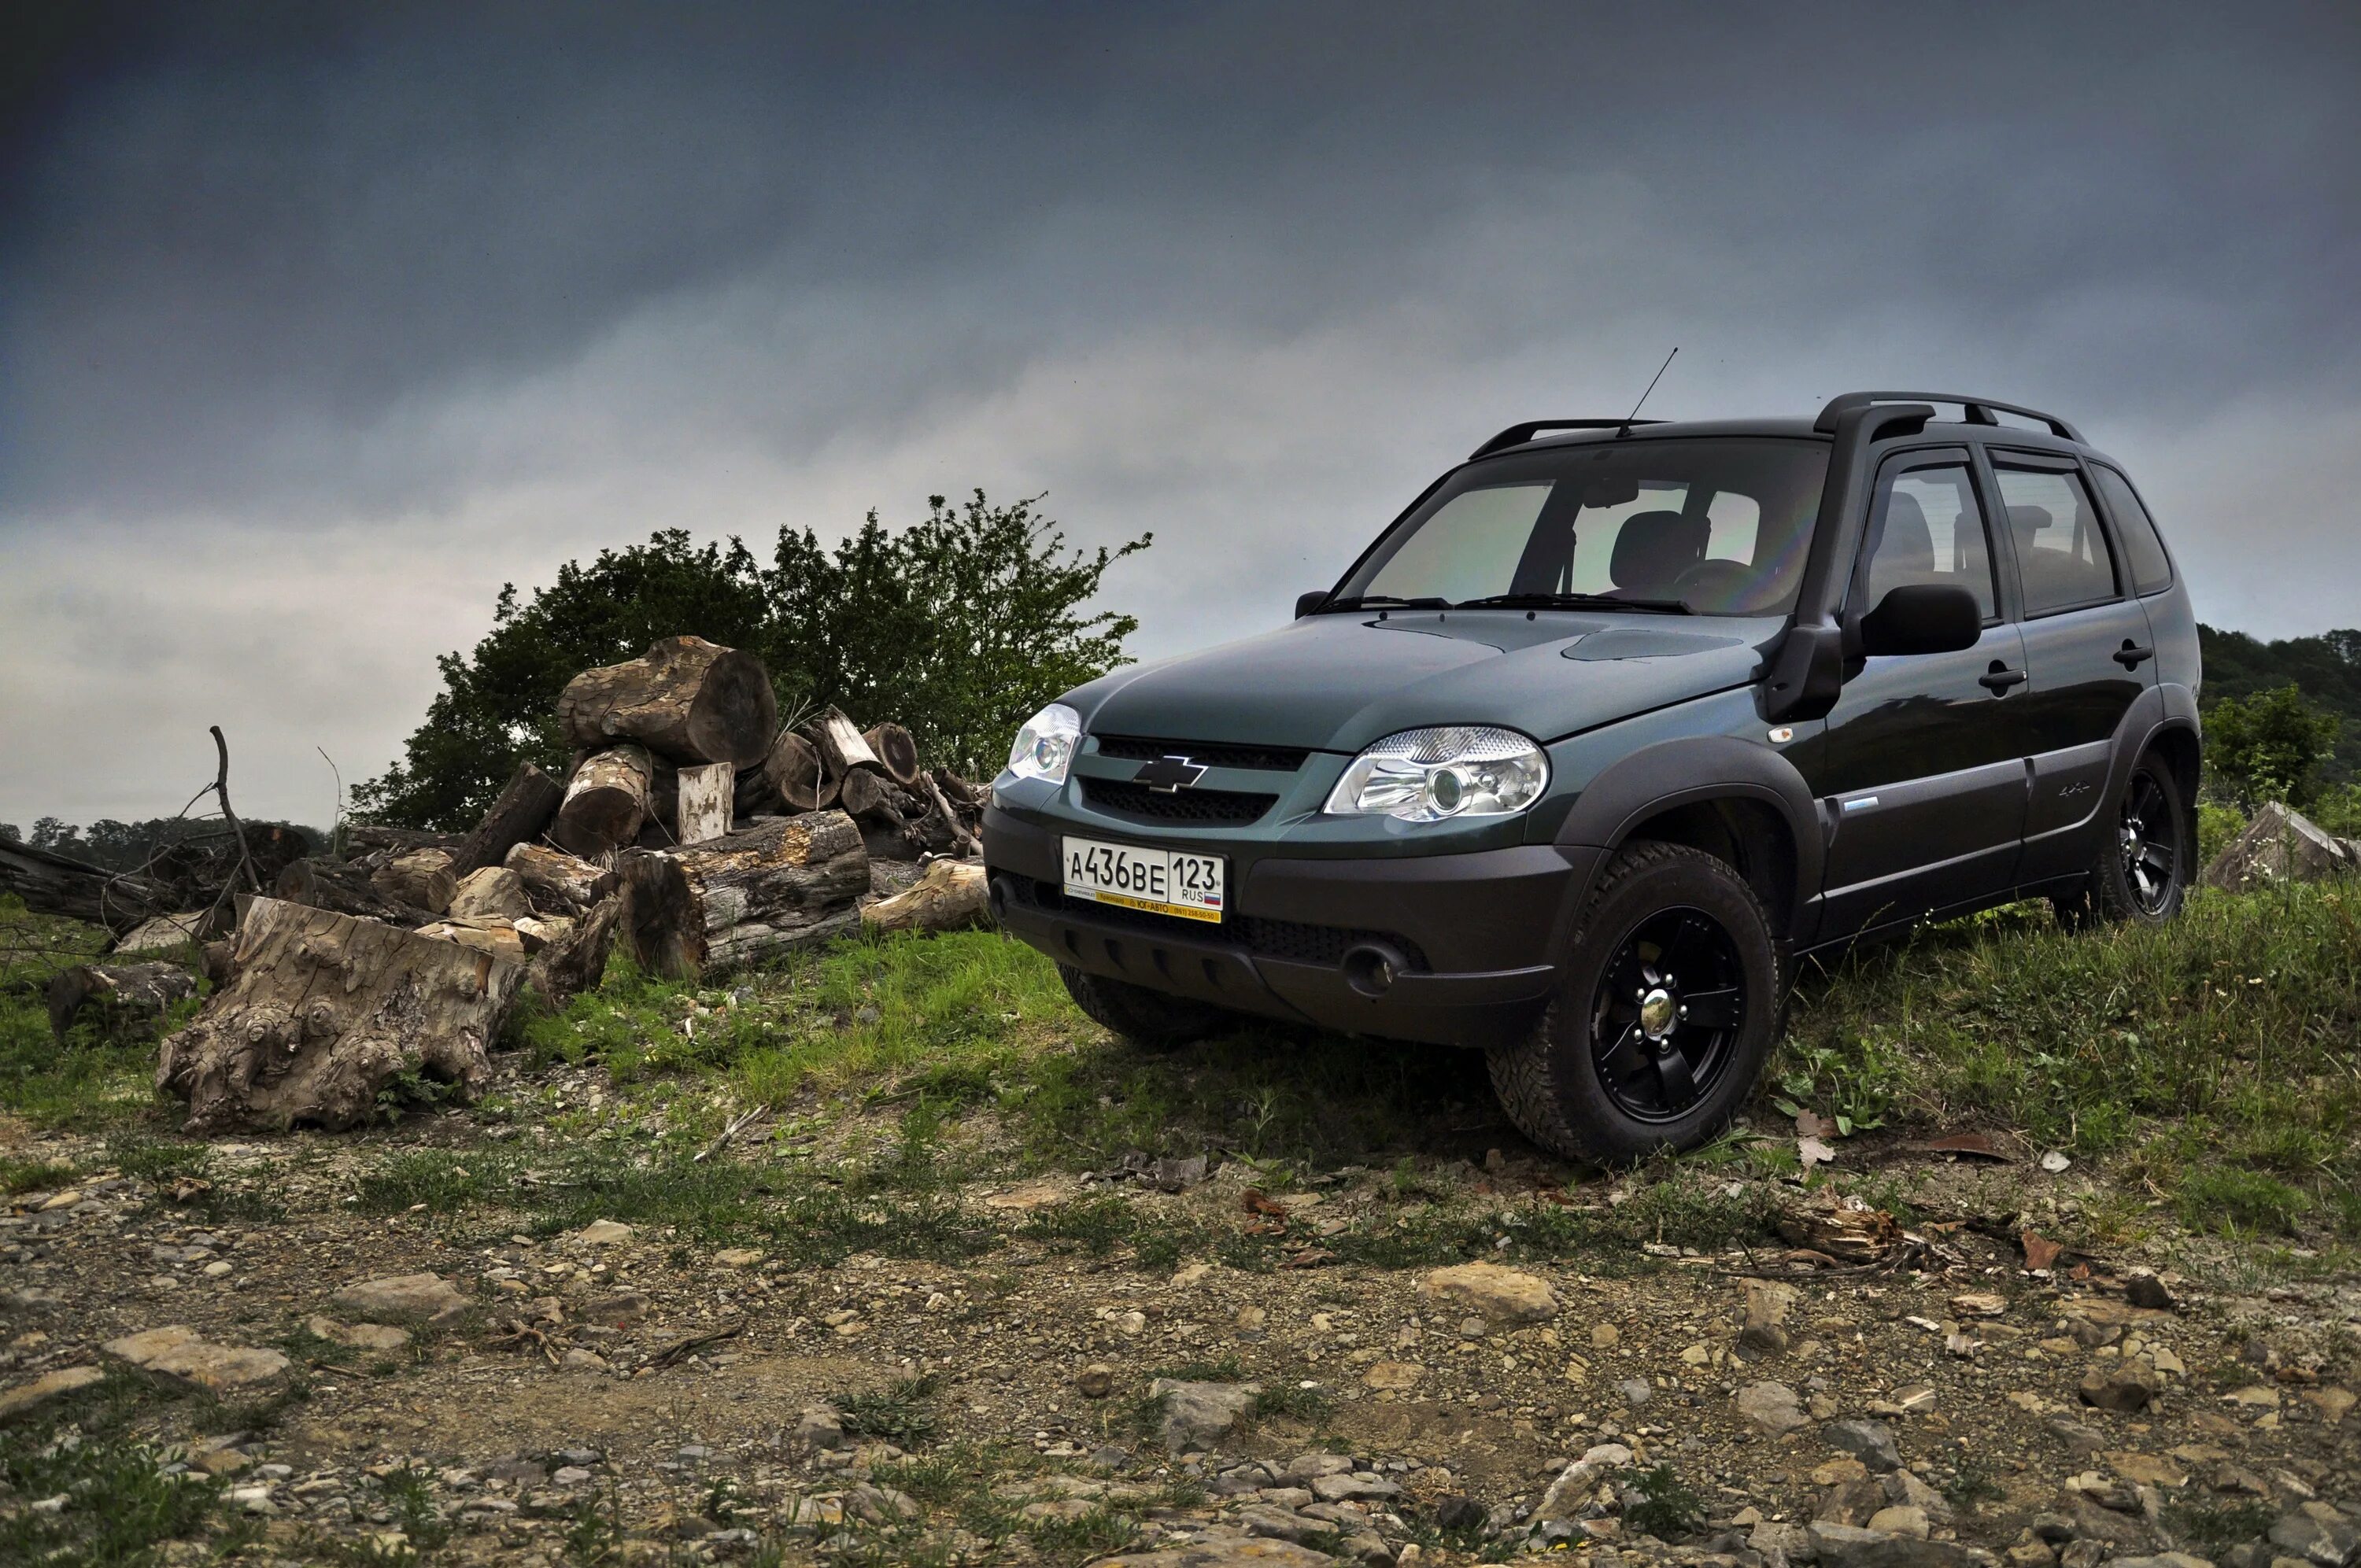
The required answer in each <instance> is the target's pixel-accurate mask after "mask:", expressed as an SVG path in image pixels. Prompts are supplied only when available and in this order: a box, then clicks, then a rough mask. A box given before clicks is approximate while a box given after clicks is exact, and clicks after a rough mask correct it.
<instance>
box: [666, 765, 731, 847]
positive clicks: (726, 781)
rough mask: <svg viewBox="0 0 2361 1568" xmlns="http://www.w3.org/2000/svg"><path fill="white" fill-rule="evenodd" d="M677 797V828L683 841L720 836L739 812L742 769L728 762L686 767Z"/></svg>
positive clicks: (691, 841) (689, 842)
mask: <svg viewBox="0 0 2361 1568" xmlns="http://www.w3.org/2000/svg"><path fill="white" fill-rule="evenodd" d="M675 800H676V804H675V806H674V822H675V828H674V831H675V833H676V834H677V835H678V836H679V838H680V841H681V842H682V843H684V844H702V843H704V842H706V841H707V840H708V839H719V838H720V837H721V836H722V835H723V834H725V833H727V832H729V831H730V819H731V818H732V817H734V816H736V815H737V800H738V770H737V769H736V768H735V767H733V766H732V765H731V764H730V763H728V762H707V763H704V764H702V765H700V766H697V767H693V768H683V769H681V770H680V774H679V788H678V791H677V794H676V796H675Z"/></svg>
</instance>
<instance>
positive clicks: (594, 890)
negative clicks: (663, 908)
mask: <svg viewBox="0 0 2361 1568" xmlns="http://www.w3.org/2000/svg"><path fill="white" fill-rule="evenodd" d="M507 865H508V869H509V870H511V871H512V872H516V874H517V876H518V877H519V879H521V880H522V882H523V883H524V891H525V896H526V897H528V898H530V899H532V900H533V907H534V908H535V909H538V910H541V911H542V912H543V913H544V914H548V915H579V914H581V913H583V912H584V911H586V910H588V908H589V907H590V906H591V905H594V904H596V903H598V901H599V900H600V899H602V898H605V897H606V896H607V895H608V894H611V893H613V892H614V891H615V883H616V877H615V873H614V872H613V871H612V870H610V869H609V868H608V867H606V866H602V865H597V864H594V863H592V862H591V861H586V860H583V859H582V858H581V857H580V856H578V855H569V854H567V853H566V851H565V850H552V849H549V848H547V847H545V846H544V845H540V844H519V845H518V846H517V847H516V848H515V849H513V850H510V851H509V855H508V861H507Z"/></svg>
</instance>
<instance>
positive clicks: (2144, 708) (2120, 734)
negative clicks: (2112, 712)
mask: <svg viewBox="0 0 2361 1568" xmlns="http://www.w3.org/2000/svg"><path fill="white" fill-rule="evenodd" d="M2174 732H2180V733H2184V734H2186V735H2188V736H2189V737H2190V739H2191V741H2192V742H2194V743H2195V745H2196V746H2197V748H2198V753H2199V755H2200V756H2201V757H2202V755H2203V754H2204V744H2205V742H2204V726H2203V723H2202V721H2201V720H2200V719H2199V718H2198V717H2197V694H2196V693H2195V692H2192V691H2191V690H2190V689H2189V688H2188V687H2187V686H2185V685H2180V683H2179V682H2177V681H2176V682H2173V683H2171V684H2170V685H2158V686H2150V687H2148V688H2147V690H2146V691H2144V692H2142V693H2140V695H2139V696H2137V697H2136V698H2135V699H2134V700H2133V702H2132V705H2131V707H2129V708H2127V709H2125V712H2124V717H2123V721H2122V722H2121V723H2119V724H2117V725H2116V726H2115V743H2114V754H2113V755H2112V756H2110V757H2109V758H2108V760H2107V793H2106V794H2105V795H2103V797H2102V800H2103V802H2111V801H2113V800H2114V799H2115V798H2116V796H2118V795H2121V794H2122V793H2123V790H2124V784H2125V781H2126V780H2128V779H2129V778H2130V777H2131V773H2132V766H2133V764H2134V763H2136V762H2138V761H2139V760H2140V759H2141V758H2142V757H2144V756H2146V755H2147V753H2148V751H2149V750H2150V749H2151V748H2152V747H2154V746H2155V745H2156V743H2157V741H2158V740H2160V739H2162V738H2163V737H2164V736H2166V735H2168V734H2171V733H2174ZM2188 795H2189V798H2188V799H2187V800H2186V801H2184V802H2182V803H2181V804H2182V805H2183V806H2185V807H2186V808H2187V810H2188V812H2189V816H2190V822H2189V824H2188V830H2189V833H2190V835H2191V837H2190V844H2191V853H2194V852H2195V848H2194V846H2195V845H2196V842H2197V840H2196V837H2195V835H2196V831H2197V828H2196V816H2197V791H2196V790H2195V788H2193V787H2192V788H2191V789H2190V790H2189V792H2188ZM2102 809H2105V806H2102Z"/></svg>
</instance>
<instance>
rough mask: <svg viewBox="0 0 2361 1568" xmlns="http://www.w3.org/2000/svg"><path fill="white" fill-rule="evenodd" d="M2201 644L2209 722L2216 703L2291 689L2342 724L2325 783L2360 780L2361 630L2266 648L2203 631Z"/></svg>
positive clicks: (2324, 769)
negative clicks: (2287, 687)
mask: <svg viewBox="0 0 2361 1568" xmlns="http://www.w3.org/2000/svg"><path fill="white" fill-rule="evenodd" d="M2197 641H2198V651H2199V652H2200V654H2201V655H2202V658H2203V659H2204V662H2205V696H2206V698H2207V707H2208V717H2209V718H2210V717H2211V706H2212V704H2213V701H2214V700H2216V699H2219V698H2222V697H2239V698H2245V697H2251V696H2256V695H2257V694H2258V693H2261V692H2266V691H2268V690H2270V689H2271V688H2272V687H2274V686H2283V685H2289V684H2290V683H2293V684H2294V685H2296V686H2298V687H2299V688H2301V691H2302V692H2303V695H2304V697H2305V699H2306V700H2307V701H2310V702H2312V703H2314V704H2316V705H2317V706H2319V707H2323V708H2326V709H2327V710H2328V711H2329V712H2331V713H2333V714H2334V715H2336V716H2337V717H2338V718H2341V719H2343V720H2344V723H2343V724H2342V725H2341V726H2340V727H2339V730H2338V734H2337V737H2336V744H2335V745H2334V747H2333V748H2332V749H2331V751H2330V752H2329V756H2328V760H2327V761H2326V762H2324V763H2323V764H2322V766H2321V777H2322V778H2323V779H2324V780H2326V781H2328V782H2329V783H2332V784H2334V783H2337V782H2340V781H2342V780H2345V779H2351V778H2361V630H2356V629H2354V628H2350V627H2348V628H2345V629H2344V630H2337V631H2323V632H2322V633H2321V634H2320V635H2319V636H2317V637H2290V638H2288V639H2286V640H2284V641H2278V642H2265V641H2259V640H2258V639H2256V638H2253V637H2249V636H2247V635H2246V633H2245V632H2243V631H2222V630H2215V629H2214V628H2213V627H2211V626H2200V627H2199V628H2198V629H2197Z"/></svg>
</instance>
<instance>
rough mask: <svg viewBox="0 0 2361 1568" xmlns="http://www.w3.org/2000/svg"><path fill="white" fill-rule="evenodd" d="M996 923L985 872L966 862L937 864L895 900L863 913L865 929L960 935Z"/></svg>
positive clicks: (887, 899)
mask: <svg viewBox="0 0 2361 1568" xmlns="http://www.w3.org/2000/svg"><path fill="white" fill-rule="evenodd" d="M991 923H992V913H991V906H990V905H989V903H988V902H987V899H986V888H985V884H984V875H983V867H982V866H980V865H976V864H973V863H971V862H968V861H934V862H933V863H931V864H930V865H928V867H927V869H926V872H924V873H923V874H922V875H921V876H920V877H919V878H918V880H917V882H915V883H911V884H910V885H909V886H908V887H906V888H905V889H903V890H902V891H901V892H900V893H897V894H895V895H894V896H893V897H891V898H881V899H879V900H878V901H877V902H876V903H874V904H873V905H869V906H868V907H867V908H865V909H863V910H862V912H861V924H862V928H863V929H865V930H870V931H876V932H881V933H883V932H887V931H956V930H958V929H960V928H961V927H967V926H988V925H990V924H991Z"/></svg>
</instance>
